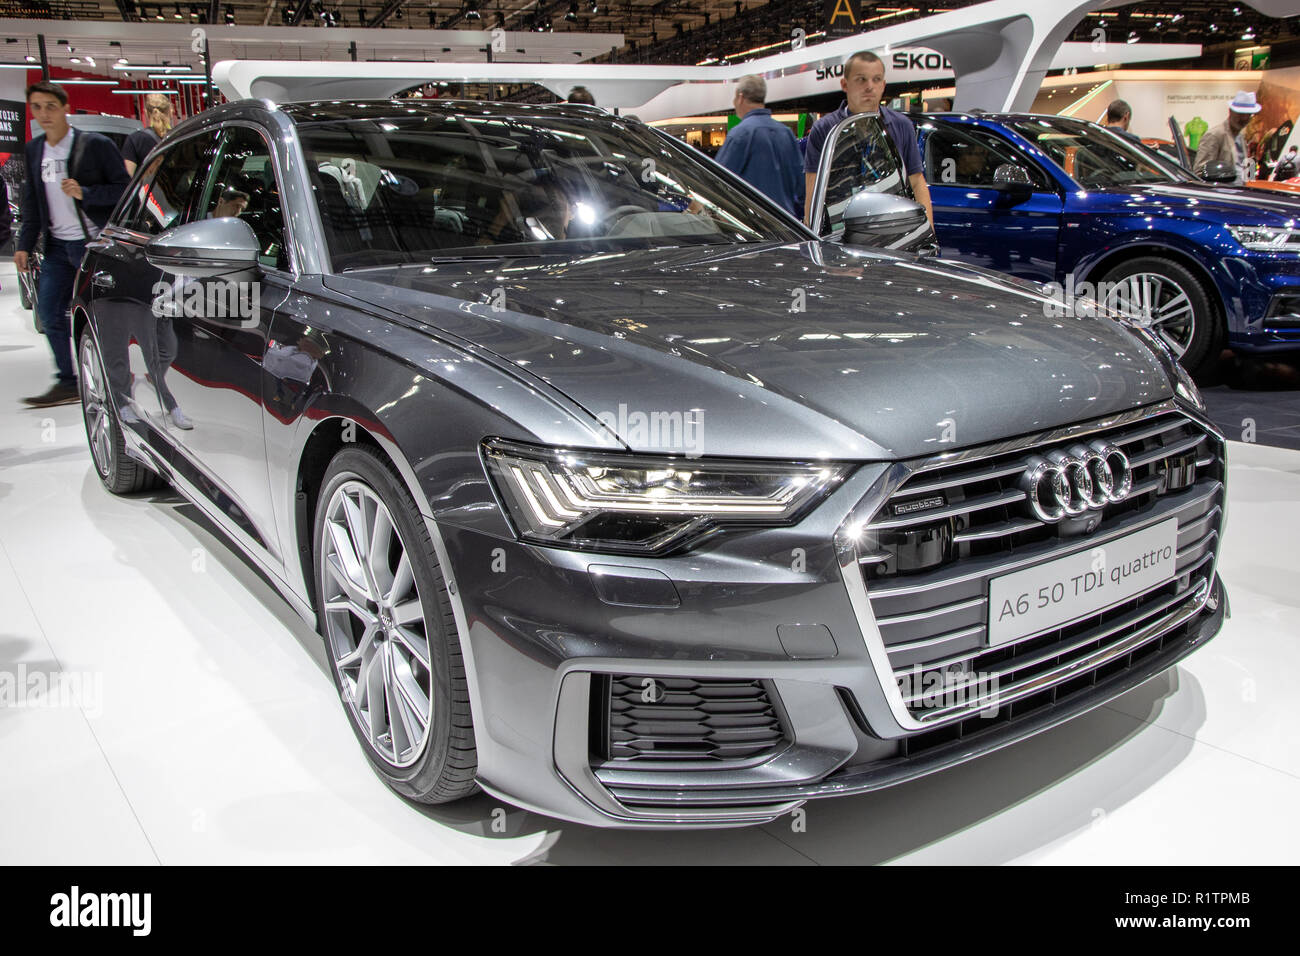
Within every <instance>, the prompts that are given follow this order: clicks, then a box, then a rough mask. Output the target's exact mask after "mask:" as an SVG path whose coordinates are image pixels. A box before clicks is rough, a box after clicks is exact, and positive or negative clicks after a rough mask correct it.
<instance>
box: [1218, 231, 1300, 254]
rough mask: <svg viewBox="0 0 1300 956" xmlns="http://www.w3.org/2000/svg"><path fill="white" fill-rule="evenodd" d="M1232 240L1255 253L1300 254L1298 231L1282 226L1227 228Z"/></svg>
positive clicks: (1299, 234) (1299, 232)
mask: <svg viewBox="0 0 1300 956" xmlns="http://www.w3.org/2000/svg"><path fill="white" fill-rule="evenodd" d="M1228 231H1229V232H1230V233H1232V238H1234V239H1236V240H1237V241H1238V242H1239V243H1241V244H1242V245H1243V246H1245V247H1246V248H1247V249H1252V250H1254V251H1255V252H1300V229H1291V228H1287V227H1283V226H1229V227H1228Z"/></svg>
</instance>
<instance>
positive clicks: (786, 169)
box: [717, 76, 803, 216]
mask: <svg viewBox="0 0 1300 956" xmlns="http://www.w3.org/2000/svg"><path fill="white" fill-rule="evenodd" d="M766 102H767V82H766V81H765V80H764V79H763V78H762V77H761V76H742V77H741V78H740V80H739V81H738V82H737V83H736V95H735V97H734V99H733V100H732V105H733V106H734V107H735V110H736V115H737V116H739V117H740V122H739V123H738V124H736V126H734V127H732V129H731V131H730V132H729V133H727V141H726V142H725V143H723V144H722V149H720V150H718V157H717V158H718V162H719V163H721V164H722V165H723V166H726V167H727V168H728V169H729V170H731V171H732V172H733V173H735V174H736V175H737V176H739V177H740V178H741V179H743V180H745V182H747V183H749V184H750V185H751V186H753V187H754V188H755V189H758V190H759V191H761V192H763V193H765V194H766V195H767V196H769V197H771V198H772V199H774V200H776V202H777V203H778V204H780V205H781V206H782V207H783V208H785V209H787V210H789V212H790V214H791V215H792V216H798V215H799V214H800V213H801V212H802V210H803V181H802V178H801V177H800V175H799V171H800V170H801V169H802V168H803V158H802V157H801V156H800V155H799V145H798V143H796V142H795V138H794V133H792V132H790V130H789V129H788V128H786V127H785V126H783V125H782V124H781V123H778V122H777V121H776V120H774V119H772V111H771V110H769V109H767V107H766V106H764V104H765V103H766Z"/></svg>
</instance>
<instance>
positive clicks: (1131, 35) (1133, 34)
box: [1124, 30, 1138, 43]
mask: <svg viewBox="0 0 1300 956" xmlns="http://www.w3.org/2000/svg"><path fill="white" fill-rule="evenodd" d="M1137 41H1138V35H1137V31H1136V30H1129V31H1128V39H1127V40H1125V41H1124V42H1125V43H1137Z"/></svg>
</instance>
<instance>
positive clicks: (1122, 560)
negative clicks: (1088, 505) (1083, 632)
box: [989, 518, 1178, 646]
mask: <svg viewBox="0 0 1300 956" xmlns="http://www.w3.org/2000/svg"><path fill="white" fill-rule="evenodd" d="M1177 563H1178V519H1177V518H1170V519H1169V520H1167V521H1162V522H1160V524H1157V525H1152V526H1151V527H1150V528H1144V529H1143V530H1141V531H1135V532H1134V533H1133V534H1129V535H1125V536H1124V537H1122V538H1116V539H1115V540H1113V541H1108V542H1106V543H1105V544H1099V545H1097V546H1095V547H1092V548H1085V549H1083V550H1082V551H1076V552H1075V553H1074V554H1068V555H1066V556H1065V557H1063V558H1057V559H1056V560H1054V561H1048V562H1047V563H1046V564H1040V565H1038V566H1037V567H1033V568H1026V569H1025V570H1023V571H1015V572H1013V573H1011V574H1004V575H1002V576H1001V577H997V578H994V579H993V580H992V581H990V582H989V644H990V645H991V646H997V645H998V644H1005V643H1007V642H1008V641H1014V640H1016V639H1017V638H1021V637H1025V636H1026V635H1029V634H1036V633H1038V632H1040V631H1050V630H1053V629H1055V628H1058V627H1062V626H1064V625H1066V624H1070V623H1072V622H1074V621H1077V620H1080V619H1082V618H1085V617H1089V616H1091V615H1093V614H1096V613H1097V612H1098V611H1101V610H1104V609H1105V608H1108V607H1113V606H1114V605H1116V604H1119V603H1121V602H1123V601H1126V600H1128V599H1129V598H1131V597H1133V596H1134V595H1135V594H1140V593H1142V592H1143V591H1147V590H1149V589H1151V588H1154V587H1156V586H1158V585H1161V584H1163V583H1165V582H1166V581H1169V580H1171V579H1172V578H1173V577H1174V572H1175V570H1176V565H1177Z"/></svg>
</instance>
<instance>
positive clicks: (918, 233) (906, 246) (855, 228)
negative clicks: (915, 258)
mask: <svg viewBox="0 0 1300 956" xmlns="http://www.w3.org/2000/svg"><path fill="white" fill-rule="evenodd" d="M933 240H934V233H933V232H931V230H930V221H929V220H928V219H927V218H926V216H925V208H924V207H923V206H922V205H921V204H920V203H917V202H913V201H912V200H910V199H907V198H906V197H904V196H895V195H893V194H892V193H873V192H869V191H867V190H863V191H862V192H859V193H856V194H854V195H853V197H852V198H850V199H849V203H848V206H847V207H845V210H844V241H845V242H846V243H849V244H851V245H861V246H873V247H875V248H877V249H901V250H905V251H908V252H913V251H916V250H917V249H918V248H919V247H921V246H924V245H926V244H927V243H930V242H933Z"/></svg>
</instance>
